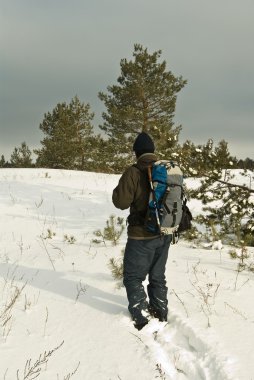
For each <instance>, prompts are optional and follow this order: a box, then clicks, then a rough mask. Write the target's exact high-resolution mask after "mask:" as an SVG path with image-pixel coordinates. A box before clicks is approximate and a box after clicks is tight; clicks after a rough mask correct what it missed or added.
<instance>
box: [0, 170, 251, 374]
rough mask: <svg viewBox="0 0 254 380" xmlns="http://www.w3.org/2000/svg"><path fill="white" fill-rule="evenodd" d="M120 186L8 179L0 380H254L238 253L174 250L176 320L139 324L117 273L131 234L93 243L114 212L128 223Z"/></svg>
mask: <svg viewBox="0 0 254 380" xmlns="http://www.w3.org/2000/svg"><path fill="white" fill-rule="evenodd" d="M118 178H119V177H118V176H113V175H106V174H98V173H86V172H73V171H61V170H48V169H1V170H0V210H1V213H0V378H2V379H5V380H15V379H20V380H21V379H22V380H23V379H28V380H30V379H32V378H33V377H32V376H33V373H34V374H35V375H36V374H37V375H38V377H37V378H39V379H42V380H53V379H56V380H67V379H70V378H73V379H77V380H86V379H88V380H90V379H93V380H110V379H111V380H117V379H121V380H136V379H137V380H139V379H141V380H153V379H171V380H230V379H232V380H233V379H234V380H236V379H239V380H251V379H253V378H254V353H253V350H252V346H253V340H254V308H253V303H252V302H253V301H252V300H253V288H254V275H253V274H251V273H249V272H245V271H244V272H242V273H240V274H239V276H238V277H236V271H235V269H236V265H237V263H236V262H235V261H233V260H231V259H230V258H229V255H228V253H227V252H228V249H229V248H227V247H223V248H222V249H221V250H208V249H201V248H196V249H194V248H191V246H190V244H188V243H186V242H184V241H181V242H180V243H178V244H177V245H175V246H172V247H171V248H170V255H169V260H168V264H167V280H168V287H169V308H170V314H169V319H168V322H167V323H159V322H158V321H157V320H152V321H151V322H150V323H149V325H148V326H146V327H145V328H144V329H143V330H142V331H140V332H138V331H137V330H136V329H135V328H134V327H133V325H132V322H131V320H130V318H129V314H128V311H127V300H126V295H125V289H124V288H119V287H118V286H117V285H118V284H117V283H116V282H115V281H114V280H113V279H112V276H111V273H110V270H109V268H108V261H109V259H110V258H111V257H118V256H121V250H122V248H123V247H124V243H125V239H126V234H124V235H123V237H122V239H121V241H120V244H119V245H118V246H116V247H112V245H111V244H110V243H107V245H106V246H104V245H103V244H100V245H97V244H95V243H93V242H92V240H93V239H94V235H93V232H94V231H95V230H96V229H103V228H104V226H105V222H106V220H107V219H108V217H109V215H110V214H115V215H117V216H124V217H125V216H126V215H127V213H126V212H122V211H119V210H116V209H115V208H114V207H113V205H112V203H111V193H112V189H113V188H114V187H115V186H116V184H117V182H118ZM193 185H194V184H193ZM191 206H192V209H193V210H194V211H195V212H197V211H198V210H197V208H198V207H200V206H199V204H198V203H193V204H192V205H191ZM72 242H73V244H71V243H72ZM249 252H250V254H251V255H253V254H254V251H253V248H250V249H249ZM208 325H209V326H210V327H208ZM40 355H41V356H40ZM29 359H31V360H30V361H29ZM38 359H39V361H38ZM36 361H37V364H38V365H37V367H36ZM43 361H44V364H43ZM45 362H47V363H45ZM33 366H34V368H33ZM29 369H30V374H29V373H28V372H29ZM17 371H18V374H17ZM24 371H25V372H24ZM35 371H38V372H35ZM74 372H75V373H74ZM35 375H34V376H35ZM25 376H27V377H25Z"/></svg>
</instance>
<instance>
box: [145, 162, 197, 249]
mask: <svg viewBox="0 0 254 380" xmlns="http://www.w3.org/2000/svg"><path fill="white" fill-rule="evenodd" d="M148 177H149V182H150V186H151V192H150V196H149V203H148V210H147V215H146V218H145V227H146V229H147V230H148V231H150V232H153V233H159V234H160V235H172V236H173V242H174V241H175V236H176V235H177V234H178V232H183V231H186V230H187V229H190V228H191V220H192V215H191V212H190V210H189V208H188V206H187V205H186V203H187V198H186V197H185V195H184V191H183V172H182V170H181V169H180V167H179V166H178V165H177V164H176V163H175V162H173V161H166V160H160V161H156V162H155V163H154V164H153V165H152V167H149V168H148Z"/></svg>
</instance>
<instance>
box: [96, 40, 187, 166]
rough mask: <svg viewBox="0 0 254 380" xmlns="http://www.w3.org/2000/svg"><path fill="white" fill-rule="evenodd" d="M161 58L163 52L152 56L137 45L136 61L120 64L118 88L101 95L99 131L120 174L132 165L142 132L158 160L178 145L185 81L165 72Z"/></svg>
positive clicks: (135, 49)
mask: <svg viewBox="0 0 254 380" xmlns="http://www.w3.org/2000/svg"><path fill="white" fill-rule="evenodd" d="M160 56H161V51H160V50H158V51H156V52H154V53H152V54H149V53H148V50H147V49H146V48H143V46H141V45H139V44H135V45H134V52H133V57H134V58H133V60H130V61H128V60H127V59H122V60H121V61H120V69H121V75H120V76H119V77H118V79H117V84H116V85H112V86H108V87H107V90H108V93H107V94H105V93H103V92H100V93H99V98H100V99H101V100H102V101H103V102H104V104H105V107H106V112H104V113H103V114H102V117H103V119H104V123H103V125H102V126H100V128H101V129H102V130H103V131H104V132H105V133H106V134H107V135H108V136H109V138H110V140H111V141H110V142H109V143H110V144H111V147H114V160H115V161H116V166H117V167H118V170H121V169H122V167H125V166H126V165H128V163H129V162H131V161H132V157H131V150H132V149H131V148H132V144H133V141H134V139H135V138H136V136H137V134H138V133H140V132H141V131H145V132H148V133H149V134H151V136H152V137H153V139H154V141H155V144H156V151H157V153H158V155H159V156H165V155H167V153H168V151H169V150H171V149H172V148H173V147H174V146H175V145H176V144H177V142H178V135H179V132H180V129H181V127H180V126H178V127H175V126H174V123H173V117H174V112H175V106H176V98H177V93H178V92H179V91H180V90H181V89H182V88H183V87H184V85H185V84H186V81H185V80H183V79H182V77H175V76H174V75H173V74H172V73H171V72H170V71H166V62H165V61H163V62H161V63H160V62H159V59H160ZM111 153H112V154H113V152H111ZM117 161H118V162H117Z"/></svg>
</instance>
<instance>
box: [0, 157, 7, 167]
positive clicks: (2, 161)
mask: <svg viewBox="0 0 254 380" xmlns="http://www.w3.org/2000/svg"><path fill="white" fill-rule="evenodd" d="M5 163H6V162H5V158H4V155H3V154H2V156H1V159H0V168H4V167H5Z"/></svg>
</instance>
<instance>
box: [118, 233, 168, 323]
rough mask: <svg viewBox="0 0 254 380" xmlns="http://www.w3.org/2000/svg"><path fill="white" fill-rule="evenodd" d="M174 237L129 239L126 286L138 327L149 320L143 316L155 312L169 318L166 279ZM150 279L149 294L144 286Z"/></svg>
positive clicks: (125, 256)
mask: <svg viewBox="0 0 254 380" xmlns="http://www.w3.org/2000/svg"><path fill="white" fill-rule="evenodd" d="M170 242H171V235H167V236H163V237H158V238H155V239H146V240H134V239H128V240H127V244H126V248H125V253H124V268H123V277H124V280H123V282H124V286H125V288H126V292H127V297H128V301H129V311H130V313H131V315H132V318H133V320H134V321H135V322H136V323H142V322H144V321H145V320H146V318H145V317H144V312H146V311H148V308H149V309H152V310H154V311H156V312H158V313H159V314H160V315H162V316H165V317H166V316H167V313H168V300H167V290H168V288H167V286H166V278H165V269H166V262H167V258H168V249H169V246H170ZM147 275H148V281H149V284H148V286H147V293H148V297H149V304H148V302H147V294H146V292H145V290H144V287H143V284H142V282H143V281H144V280H145V279H146V276H147Z"/></svg>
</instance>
